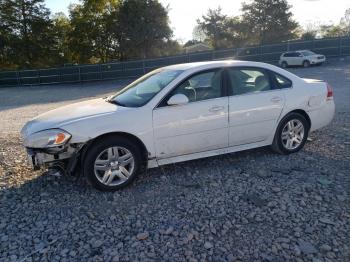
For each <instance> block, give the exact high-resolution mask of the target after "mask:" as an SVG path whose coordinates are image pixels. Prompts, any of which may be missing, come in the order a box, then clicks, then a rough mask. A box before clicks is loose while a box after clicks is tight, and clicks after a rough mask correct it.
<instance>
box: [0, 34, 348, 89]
mask: <svg viewBox="0 0 350 262" xmlns="http://www.w3.org/2000/svg"><path fill="white" fill-rule="evenodd" d="M302 49H309V50H312V51H314V52H316V53H320V54H323V55H325V56H327V57H339V56H347V55H350V36H348V37H337V38H324V39H315V40H311V41H301V40H300V41H289V42H284V43H278V44H270V45H261V46H248V47H242V48H233V49H225V50H213V51H205V52H198V53H190V54H183V55H177V56H169V57H161V58H154V59H145V60H134V61H127V62H115V63H106V64H96V65H78V66H70V67H59V68H49V69H38V70H22V71H3V72H0V87H3V86H22V85H44V84H59V83H74V82H86V81H98V80H112V79H131V78H136V77H139V76H141V75H143V74H145V73H147V72H149V71H151V70H153V69H156V68H159V67H163V66H167V65H172V64H180V63H189V62H200V61H209V60H223V59H228V58H234V59H238V60H250V61H260V62H267V63H277V62H278V60H279V57H280V55H281V53H283V52H286V51H294V50H302Z"/></svg>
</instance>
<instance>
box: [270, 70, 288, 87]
mask: <svg viewBox="0 0 350 262" xmlns="http://www.w3.org/2000/svg"><path fill="white" fill-rule="evenodd" d="M272 74H273V77H274V79H275V81H276V85H277V89H279V88H289V87H292V81H290V80H289V79H288V78H286V77H284V76H281V75H280V74H277V73H272Z"/></svg>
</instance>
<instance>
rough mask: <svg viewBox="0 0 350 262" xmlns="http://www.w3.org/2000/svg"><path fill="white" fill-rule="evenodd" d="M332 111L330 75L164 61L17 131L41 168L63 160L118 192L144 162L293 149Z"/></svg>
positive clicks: (102, 186)
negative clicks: (121, 85) (111, 92)
mask: <svg viewBox="0 0 350 262" xmlns="http://www.w3.org/2000/svg"><path fill="white" fill-rule="evenodd" d="M334 110H335V106H334V101H333V91H332V89H331V87H330V86H329V85H328V84H327V83H326V82H323V81H319V80H312V79H302V78H299V77H297V76H295V75H294V74H292V73H289V72H287V71H285V70H283V69H281V68H278V67H275V66H273V65H269V64H265V63H257V62H245V61H217V62H202V63H189V64H181V65H173V66H168V67H164V68H160V69H157V70H155V71H152V72H150V73H148V74H146V75H145V76H143V77H141V78H140V79H138V80H136V81H134V82H133V83H131V84H130V85H128V86H127V87H125V88H123V89H122V90H121V91H119V92H117V93H116V94H115V95H113V96H110V97H108V98H100V99H94V100H89V101H85V102H80V103H76V104H72V105H68V106H64V107H61V108H58V109H55V110H53V111H50V112H46V113H44V114H42V115H39V116H38V117H36V118H34V119H33V120H31V121H29V122H28V123H27V124H26V125H25V126H24V127H23V129H22V131H21V133H22V136H23V138H24V145H25V147H26V149H27V152H28V156H29V159H30V162H31V164H32V165H33V166H34V167H35V168H40V167H42V166H44V167H58V166H59V167H61V168H62V169H63V170H65V172H66V173H68V174H84V175H85V176H86V177H87V179H88V181H89V182H90V183H91V184H92V185H93V186H94V187H96V188H97V189H100V190H105V191H113V190H116V189H119V188H122V187H124V186H126V185H128V184H129V183H130V182H132V181H133V179H135V177H136V175H137V174H138V173H140V172H141V171H142V170H143V169H145V168H153V167H157V166H160V165H165V164H169V163H176V162H181V161H186V160H192V159H197V158H203V157H210V156H215V155H220V154H225V153H230V152H236V151H241V150H246V149H250V148H256V147H262V146H269V145H270V146H271V147H272V149H273V150H274V151H276V152H278V153H281V154H289V153H294V152H297V151H299V150H300V149H302V147H303V146H304V144H305V142H306V139H307V137H308V134H309V132H310V131H313V130H316V129H319V128H321V127H324V126H326V125H328V124H329V123H330V122H331V120H332V118H333V116H334ZM209 161H210V160H209Z"/></svg>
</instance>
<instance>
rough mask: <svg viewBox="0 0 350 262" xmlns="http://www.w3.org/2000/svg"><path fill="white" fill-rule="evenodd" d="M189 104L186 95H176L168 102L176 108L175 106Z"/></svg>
mask: <svg viewBox="0 0 350 262" xmlns="http://www.w3.org/2000/svg"><path fill="white" fill-rule="evenodd" d="M188 102H189V100H188V97H187V96H185V95H184V94H176V95H173V96H172V97H170V99H169V100H168V105H169V106H175V105H184V104H187V103H188Z"/></svg>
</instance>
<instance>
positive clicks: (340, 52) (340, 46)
mask: <svg viewBox="0 0 350 262" xmlns="http://www.w3.org/2000/svg"><path fill="white" fill-rule="evenodd" d="M342 40H343V38H342V37H341V36H339V56H342V53H343V52H342V51H343V50H342V48H343V43H342V42H343V41H342Z"/></svg>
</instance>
